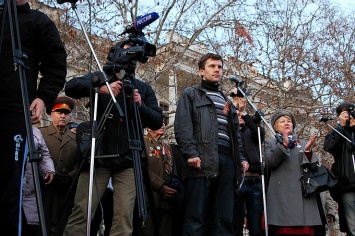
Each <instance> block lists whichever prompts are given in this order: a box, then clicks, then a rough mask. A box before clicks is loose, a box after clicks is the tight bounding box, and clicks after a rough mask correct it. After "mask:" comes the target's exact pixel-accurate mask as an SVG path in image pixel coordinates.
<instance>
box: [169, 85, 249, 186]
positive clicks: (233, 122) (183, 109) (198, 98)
mask: <svg viewBox="0 0 355 236" xmlns="http://www.w3.org/2000/svg"><path fill="white" fill-rule="evenodd" d="M224 98H225V100H226V101H228V103H229V116H228V123H229V127H230V129H229V130H230V139H231V146H232V148H233V149H232V155H233V160H234V162H235V164H236V167H237V168H238V171H237V175H238V173H239V171H240V162H241V161H242V160H245V157H244V155H243V143H242V140H241V134H240V131H239V122H238V117H237V113H236V110H235V107H234V106H233V105H232V102H231V101H230V100H228V99H227V98H226V97H225V96H224ZM174 129H175V138H176V141H177V143H178V145H179V147H180V149H181V151H182V153H183V158H184V160H185V162H184V168H183V178H185V179H186V178H194V177H208V178H216V177H217V176H218V172H219V170H218V168H219V157H218V122H217V114H216V108H215V105H214V103H213V101H212V100H211V99H210V98H209V96H208V95H207V94H206V92H205V91H204V90H203V89H202V87H201V85H197V86H193V87H189V88H187V89H185V90H184V91H183V93H182V94H181V95H180V98H179V101H178V108H177V110H176V116H175V123H174ZM191 157H200V158H201V165H202V166H201V169H200V170H199V169H196V168H191V167H189V166H188V165H187V162H186V161H187V159H188V158H191ZM238 177H239V176H236V178H238Z"/></svg>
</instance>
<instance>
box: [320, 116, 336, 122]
mask: <svg viewBox="0 0 355 236" xmlns="http://www.w3.org/2000/svg"><path fill="white" fill-rule="evenodd" d="M328 120H334V119H333V118H329V117H322V118H320V119H319V120H318V121H319V122H327V121H328Z"/></svg>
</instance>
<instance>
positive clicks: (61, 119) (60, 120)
mask: <svg viewBox="0 0 355 236" xmlns="http://www.w3.org/2000/svg"><path fill="white" fill-rule="evenodd" d="M51 117H52V123H53V125H54V127H56V128H57V129H64V128H65V127H66V126H67V125H68V122H69V118H70V112H67V111H52V113H51Z"/></svg>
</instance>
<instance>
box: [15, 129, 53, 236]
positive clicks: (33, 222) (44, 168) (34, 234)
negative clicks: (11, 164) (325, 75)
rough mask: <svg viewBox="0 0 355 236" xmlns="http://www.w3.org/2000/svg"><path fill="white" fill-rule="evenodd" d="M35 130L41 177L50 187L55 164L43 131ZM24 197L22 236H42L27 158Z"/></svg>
mask: <svg viewBox="0 0 355 236" xmlns="http://www.w3.org/2000/svg"><path fill="white" fill-rule="evenodd" d="M32 128H33V137H34V146H35V148H36V151H37V152H38V154H39V155H41V157H42V160H41V161H39V162H38V171H39V175H40V176H42V177H43V182H44V185H50V184H51V183H52V181H53V176H54V172H55V170H54V164H53V160H52V159H51V155H50V154H49V150H48V148H47V145H46V143H45V141H44V139H43V136H42V134H41V131H39V129H37V128H36V127H32ZM23 183H24V184H23V191H22V192H23V197H22V217H23V219H22V233H21V236H40V235H41V231H40V225H39V223H40V222H39V216H38V211H37V198H36V193H35V186H34V178H33V172H32V164H31V162H30V160H29V157H27V163H26V171H25V176H24V181H23Z"/></svg>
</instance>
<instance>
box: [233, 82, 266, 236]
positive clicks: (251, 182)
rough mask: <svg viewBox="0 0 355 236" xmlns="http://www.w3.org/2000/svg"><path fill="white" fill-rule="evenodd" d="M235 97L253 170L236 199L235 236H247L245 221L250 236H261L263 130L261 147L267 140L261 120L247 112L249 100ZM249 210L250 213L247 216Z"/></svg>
mask: <svg viewBox="0 0 355 236" xmlns="http://www.w3.org/2000/svg"><path fill="white" fill-rule="evenodd" d="M232 91H233V93H232V97H233V103H234V105H235V107H236V108H237V109H238V118H239V125H240V130H241V132H242V139H243V144H244V153H245V154H246V158H247V161H248V163H249V169H248V171H247V172H245V180H244V182H243V185H242V186H241V188H240V191H239V193H238V194H237V195H236V202H235V204H236V206H235V209H236V211H235V222H234V226H235V235H236V236H242V235H243V225H244V217H245V215H246V217H247V220H248V230H249V235H250V236H261V235H263V233H262V225H261V217H262V212H263V192H262V183H261V162H260V155H259V153H260V151H259V148H260V146H259V138H258V137H259V135H258V128H260V138H261V140H260V141H261V142H260V144H261V143H263V142H264V139H265V130H264V128H263V127H261V126H260V121H261V119H260V117H258V116H257V115H254V116H252V115H249V114H248V113H247V110H246V106H247V100H246V98H244V97H240V96H238V90H237V89H236V88H234V89H233V90H232ZM245 210H246V213H247V214H245Z"/></svg>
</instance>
